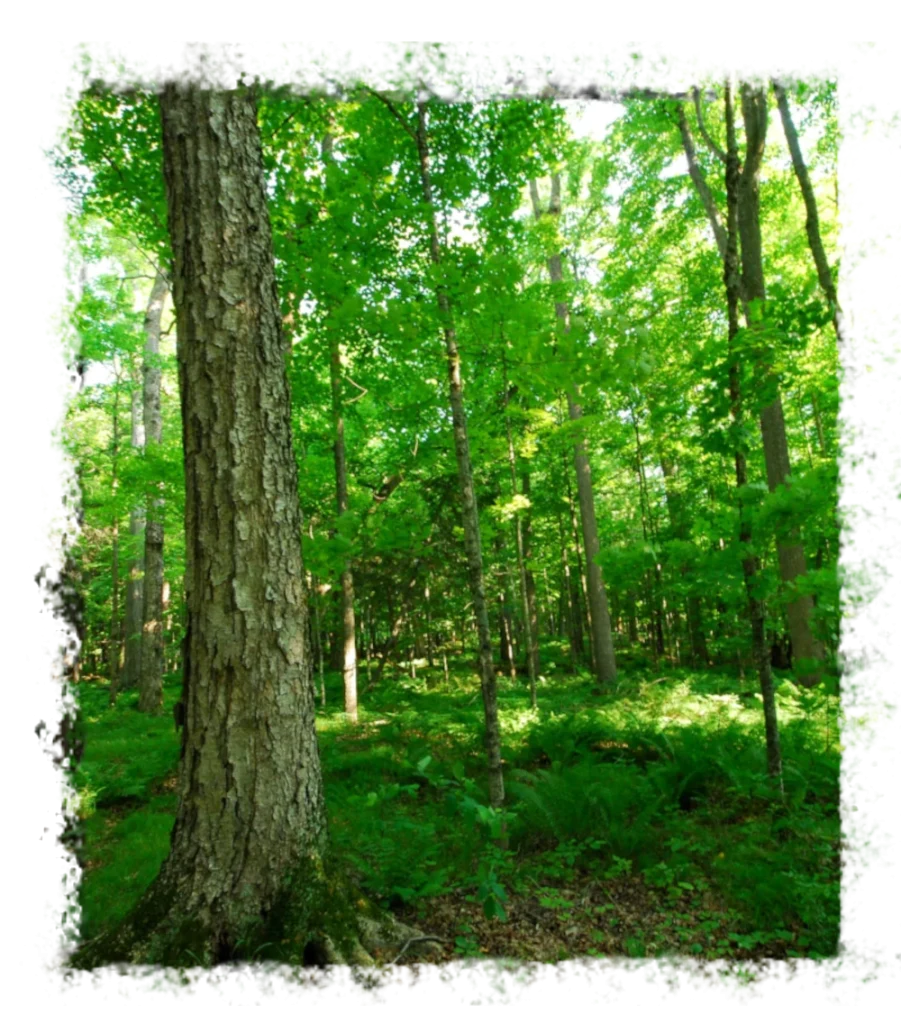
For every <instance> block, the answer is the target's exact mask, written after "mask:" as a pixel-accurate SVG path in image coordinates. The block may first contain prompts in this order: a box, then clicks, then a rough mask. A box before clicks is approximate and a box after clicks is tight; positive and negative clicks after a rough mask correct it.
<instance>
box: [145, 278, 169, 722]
mask: <svg viewBox="0 0 901 1024" xmlns="http://www.w3.org/2000/svg"><path fill="white" fill-rule="evenodd" d="M168 293H169V284H168V282H167V281H166V279H165V277H163V275H162V274H160V273H157V275H156V277H155V278H154V281H153V287H152V288H151V291H150V301H149V302H148V304H147V312H146V314H145V315H144V367H143V372H144V394H143V402H142V405H143V408H144V450H145V451H146V452H148V453H151V452H153V450H154V449H155V448H156V447H157V446H158V445H159V443H160V441H161V440H162V433H163V410H162V390H161V383H162V372H161V369H160V364H159V353H160V326H161V323H162V317H163V305H164V304H165V301H166V296H167V295H168ZM152 489H153V490H158V489H159V488H158V485H155V486H153V485H152ZM162 505H163V501H162V498H161V497H159V496H157V495H153V494H151V495H150V496H149V499H148V501H147V520H146V523H145V525H144V585H143V591H144V593H143V602H142V603H143V611H142V616H141V621H142V629H141V666H140V684H139V696H138V710H139V711H149V712H154V713H155V712H159V711H160V710H161V709H162V706H163V520H162Z"/></svg>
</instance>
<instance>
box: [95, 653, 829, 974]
mask: <svg viewBox="0 0 901 1024" xmlns="http://www.w3.org/2000/svg"><path fill="white" fill-rule="evenodd" d="M470 675H471V673H470V672H468V666H467V665H465V664H463V663H460V664H458V665H456V666H455V668H454V671H453V672H452V675H451V679H450V684H449V685H445V683H444V680H443V674H442V672H441V670H440V669H439V668H436V669H434V670H429V669H427V668H424V669H423V670H421V671H420V672H419V678H418V679H416V680H413V679H409V678H401V677H398V676H395V677H393V678H387V677H386V679H385V680H384V681H383V683H382V684H381V685H380V687H378V688H376V689H374V690H373V691H371V692H369V693H367V694H366V705H365V707H364V709H363V710H362V712H361V716H360V723H359V725H358V726H356V727H354V726H353V725H350V724H349V723H348V722H347V721H346V720H345V717H344V715H343V713H342V711H341V710H340V708H341V704H340V692H341V690H340V687H341V680H340V676H339V675H338V674H337V673H331V674H327V676H326V683H327V698H328V705H327V708H326V710H325V711H324V712H319V714H318V720H317V724H318V729H319V742H320V752H321V758H322V765H323V773H324V778H325V787H326V798H327V801H328V807H329V814H330V823H331V824H330V827H331V837H332V846H333V849H334V852H335V854H336V855H337V857H338V858H339V861H340V862H341V864H342V865H343V866H344V868H345V870H346V871H347V873H348V874H349V875H350V877H351V878H352V879H353V880H354V881H355V882H357V883H358V884H360V885H361V887H362V888H363V889H364V890H365V891H366V892H367V893H369V894H370V895H371V896H373V897H374V898H375V899H377V900H379V901H380V902H381V903H382V904H383V905H384V906H385V907H387V908H389V909H390V910H392V911H393V912H394V913H395V914H396V915H397V916H398V917H400V918H401V919H403V920H406V921H407V922H408V923H410V924H414V925H416V926H418V927H420V928H422V929H423V930H425V931H426V932H427V933H429V934H436V935H439V936H441V937H443V938H444V939H445V940H446V942H447V944H446V946H445V952H444V953H443V954H434V955H432V956H428V957H426V956H420V955H418V954H417V953H416V951H415V950H411V951H410V954H409V955H408V956H407V957H405V962H410V961H411V959H413V958H414V957H418V958H419V959H422V960H431V961H432V962H435V961H438V960H448V959H459V958H461V957H504V958H513V959H518V960H540V961H545V962H554V961H557V960H561V959H568V958H572V957H578V956H589V957H598V956H621V955H624V956H638V957H641V956H665V955H681V956H685V955H688V956H697V957H702V958H706V959H713V958H723V957H726V958H733V959H734V958H739V959H744V958H748V957H761V956H766V957H780V958H781V957H805V956H815V957H824V956H831V955H834V954H835V951H836V945H837V941H838V925H839V871H840V862H839V846H840V822H839V813H838V795H839V794H838V773H839V759H840V753H839V745H838V731H837V726H836V707H835V700H834V698H833V700H832V703H831V705H830V703H829V699H828V698H827V697H826V696H825V695H824V690H823V687H819V688H817V689H816V690H811V691H805V690H799V689H798V688H797V687H795V686H794V684H792V683H791V682H789V681H787V680H785V681H782V682H781V683H780V685H779V688H778V701H779V715H780V721H781V722H782V742H783V752H784V759H785V771H784V784H785V797H784V799H780V798H779V797H778V796H776V795H775V794H774V792H773V790H772V788H771V785H770V783H769V781H768V779H767V775H766V763H765V753H764V747H763V743H762V732H763V722H762V713H761V709H760V701H759V697H758V696H757V694H756V692H755V691H754V690H753V688H752V685H751V683H750V682H749V681H744V682H742V681H740V680H738V679H736V678H734V677H730V676H729V675H727V674H724V673H722V672H712V671H704V672H700V671H698V672H690V671H687V670H667V671H665V672H664V671H663V670H662V669H661V671H660V672H653V673H652V672H649V671H641V670H635V671H631V672H630V671H629V670H628V669H627V670H626V671H625V672H624V673H623V675H622V677H621V680H620V682H619V684H618V685H617V687H616V692H615V693H613V694H610V695H597V694H596V693H593V692H592V685H593V682H592V680H591V678H590V677H589V676H587V675H585V674H583V675H572V674H563V673H557V674H555V675H552V676H551V675H548V676H547V677H546V681H545V682H544V683H542V684H539V689H538V700H539V708H538V711H537V712H536V711H533V710H532V709H531V708H530V707H529V695H528V685H527V683H524V682H523V683H519V682H518V683H517V684H515V685H512V684H510V683H509V682H508V681H506V680H501V682H500V686H499V704H500V719H501V730H502V739H503V755H504V765H505V780H506V785H507V809H506V811H505V812H503V813H502V814H498V812H495V811H493V810H492V809H491V808H490V807H488V806H487V803H488V801H487V796H486V789H485V782H484V778H483V775H484V768H483V764H484V752H483V748H482V725H481V713H482V712H481V705H480V702H479V700H478V697H477V695H478V687H477V684H474V683H473V682H472V680H471V679H470ZM179 692H180V682H179V680H177V679H176V678H174V677H173V678H170V680H169V684H168V685H167V687H166V691H165V693H166V711H167V712H169V713H167V714H164V715H162V716H159V717H152V716H147V715H142V714H139V713H138V711H137V710H136V707H135V704H136V699H137V695H136V694H133V693H126V694H123V695H122V697H121V698H120V702H119V704H118V706H117V707H116V708H114V709H109V708H108V707H107V706H106V704H107V693H108V689H107V686H106V685H104V684H103V683H97V682H84V683H82V684H81V686H80V688H79V697H80V701H81V708H82V716H83V728H84V734H85V756H84V759H83V760H82V762H81V764H80V766H79V767H78V769H77V771H76V773H75V788H76V793H77V813H78V815H79V819H80V825H81V827H82V830H83V838H84V841H83V845H82V848H81V850H80V854H79V856H80V859H81V862H82V865H83V867H84V870H85V874H84V880H83V882H82V888H81V900H82V910H83V917H82V928H83V935H84V936H85V937H90V936H92V935H94V934H96V932H97V931H98V930H99V929H101V928H102V927H105V926H107V925H109V924H112V923H114V922H115V921H118V920H120V919H121V918H122V917H123V916H124V915H125V913H126V912H127V911H128V910H129V909H130V908H131V907H132V906H133V905H134V902H135V901H136V900H137V898H138V896H139V895H140V894H141V892H142V891H143V890H144V889H145V888H146V886H147V885H149V883H150V882H151V881H152V879H153V878H154V877H155V875H156V873H157V871H158V869H159V866H160V864H161V863H162V861H163V859H164V858H165V856H166V853H167V851H168V845H169V832H170V830H171V827H172V821H173V817H174V813H175V809H176V806H177V799H178V797H177V792H176V779H175V773H176V769H177V763H178V754H179V742H180V741H179V738H178V735H177V734H176V732H175V730H174V728H173V722H172V717H171V708H172V705H173V704H174V702H175V701H176V700H177V699H178V696H179ZM474 696H475V698H476V699H473V698H474ZM502 832H503V833H504V834H505V835H506V836H507V840H508V842H507V846H506V848H504V846H503V844H499V843H498V842H496V841H495V840H496V839H497V837H498V836H499V835H500V834H501V833H502Z"/></svg>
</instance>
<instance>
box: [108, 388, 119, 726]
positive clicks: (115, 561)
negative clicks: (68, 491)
mask: <svg viewBox="0 0 901 1024" xmlns="http://www.w3.org/2000/svg"><path fill="white" fill-rule="evenodd" d="M119 386H120V381H119V379H118V373H117V375H116V390H115V392H114V393H113V437H112V450H111V459H110V461H111V463H112V474H111V475H112V485H111V490H112V494H113V501H114V504H113V509H114V511H113V524H112V534H113V551H112V565H111V566H110V576H111V579H110V585H111V587H112V604H113V608H112V618H111V619H110V630H109V638H110V682H109V702H110V705H111V706H112V705H113V704H115V703H116V697H117V696H118V694H119V656H120V630H121V623H120V621H119V510H118V509H117V508H116V507H115V497H116V492H117V491H118V489H119Z"/></svg>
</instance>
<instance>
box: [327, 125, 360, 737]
mask: <svg viewBox="0 0 901 1024" xmlns="http://www.w3.org/2000/svg"><path fill="white" fill-rule="evenodd" d="M332 141H333V140H332V135H331V133H330V132H326V133H325V135H324V137H323V140H322V162H323V164H325V165H326V166H328V165H329V164H330V163H331V160H332ZM326 330H327V334H328V339H329V356H330V359H329V369H330V375H331V390H332V430H333V433H334V453H335V501H336V504H337V507H338V516H339V517H341V516H343V515H344V513H345V512H347V461H346V456H345V447H344V398H343V387H342V385H343V380H342V373H341V346H340V343H339V340H338V335H337V332H336V330H335V328H334V327H333V326H331V325H328V326H327V328H326ZM341 628H342V635H343V645H342V657H341V673H342V677H343V679H344V713H345V714H346V715H347V717H348V719H349V720H350V721H351V722H357V721H358V717H359V716H358V711H357V635H356V622H355V620H354V578H353V570H352V568H351V562H350V558H349V557H346V558H345V559H344V565H343V567H342V570H341Z"/></svg>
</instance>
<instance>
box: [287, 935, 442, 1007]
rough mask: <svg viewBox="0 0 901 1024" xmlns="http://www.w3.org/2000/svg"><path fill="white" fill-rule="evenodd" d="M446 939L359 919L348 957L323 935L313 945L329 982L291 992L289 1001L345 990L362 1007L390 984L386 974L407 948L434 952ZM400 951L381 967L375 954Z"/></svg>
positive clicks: (331, 940)
mask: <svg viewBox="0 0 901 1024" xmlns="http://www.w3.org/2000/svg"><path fill="white" fill-rule="evenodd" d="M441 942H446V939H442V938H440V936H437V935H423V934H422V933H421V932H418V931H417V930H416V929H413V928H410V927H409V926H407V925H404V924H402V923H400V922H398V921H393V920H389V921H381V922H380V921H374V920H373V919H371V918H360V919H359V938H358V939H356V940H355V941H354V942H353V945H352V948H351V950H350V952H349V953H348V954H346V955H345V954H344V953H342V952H341V951H340V950H339V949H338V947H337V945H336V944H335V942H334V940H333V939H332V938H330V937H329V936H326V937H325V938H324V939H323V940H321V942H320V943H317V946H318V950H319V952H320V955H321V958H323V964H324V968H325V973H326V974H328V975H329V976H330V977H331V978H332V979H334V980H332V981H324V982H323V983H321V984H319V985H313V986H311V987H310V988H303V989H301V990H300V991H298V992H293V993H292V994H291V995H290V996H289V998H292V999H297V998H300V997H301V996H303V995H308V994H309V993H310V992H316V991H320V990H323V989H327V988H333V989H339V990H349V991H350V993H351V994H352V995H353V996H354V997H355V998H356V999H357V1000H358V1001H360V1002H362V1004H363V1005H370V1004H372V1002H373V1001H374V1000H375V999H376V998H377V997H378V995H379V994H380V993H381V992H382V991H384V990H385V989H386V988H388V986H389V985H390V975H389V974H388V972H389V971H390V969H391V968H392V967H393V966H394V965H395V964H396V963H397V962H398V961H399V959H400V958H401V957H402V956H403V955H404V954H405V953H406V951H407V949H410V947H411V946H413V945H417V944H420V943H422V944H424V945H425V947H426V949H437V948H438V944H439V943H441ZM398 944H400V949H399V951H398V952H397V954H396V955H395V956H394V958H393V959H392V961H390V962H389V963H388V964H385V965H381V964H379V962H378V961H377V959H376V956H375V955H374V954H376V953H377V952H379V951H380V950H381V949H383V948H384V947H386V946H395V947H396V946H397V945H398Z"/></svg>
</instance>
